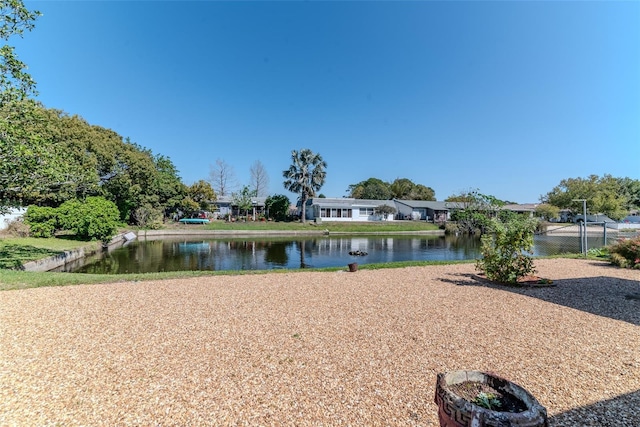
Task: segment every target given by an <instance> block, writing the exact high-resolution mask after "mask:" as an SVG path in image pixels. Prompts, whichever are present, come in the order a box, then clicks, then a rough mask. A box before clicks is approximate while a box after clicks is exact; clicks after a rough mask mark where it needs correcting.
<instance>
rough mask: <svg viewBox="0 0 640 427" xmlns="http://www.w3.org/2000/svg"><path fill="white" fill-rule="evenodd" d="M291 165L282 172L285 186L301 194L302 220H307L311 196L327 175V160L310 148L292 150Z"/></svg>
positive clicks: (313, 195) (318, 188)
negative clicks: (307, 207)
mask: <svg viewBox="0 0 640 427" xmlns="http://www.w3.org/2000/svg"><path fill="white" fill-rule="evenodd" d="M291 162H292V163H291V166H289V169H287V170H285V171H283V172H282V176H283V177H284V178H285V181H284V183H283V184H284V188H285V189H287V190H288V191H291V192H292V193H297V194H299V195H300V196H299V200H300V203H301V205H302V218H301V219H302V222H305V220H306V204H307V200H308V199H309V198H310V197H315V195H316V192H317V191H318V190H320V188H322V186H323V185H324V181H325V179H326V177H327V171H326V169H327V162H325V161H324V160H323V159H322V156H321V155H320V154H318V153H314V152H313V151H311V150H309V149H308V148H304V149H302V150H300V151H297V150H293V151H292V152H291Z"/></svg>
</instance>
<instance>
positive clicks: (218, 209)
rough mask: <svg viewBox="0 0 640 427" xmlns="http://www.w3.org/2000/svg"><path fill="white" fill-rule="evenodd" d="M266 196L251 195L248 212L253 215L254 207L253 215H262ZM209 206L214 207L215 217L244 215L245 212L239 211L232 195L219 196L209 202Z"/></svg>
mask: <svg viewBox="0 0 640 427" xmlns="http://www.w3.org/2000/svg"><path fill="white" fill-rule="evenodd" d="M266 200H267V198H266V197H253V198H252V199H251V201H252V202H253V203H252V208H251V209H250V210H249V212H248V214H249V215H253V214H254V211H253V210H254V209H255V215H263V214H264V213H265V202H266ZM211 206H212V207H213V209H214V216H215V217H217V218H224V217H226V216H227V215H231V216H241V215H245V212H244V211H242V212H240V209H239V208H238V205H236V204H235V203H234V202H233V197H231V196H219V197H218V199H217V200H216V201H215V202H211Z"/></svg>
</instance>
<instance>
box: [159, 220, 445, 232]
mask: <svg viewBox="0 0 640 427" xmlns="http://www.w3.org/2000/svg"><path fill="white" fill-rule="evenodd" d="M175 227H185V226H184V225H179V224H176V225H175V226H173V225H172V226H170V227H169V228H175ZM186 227H189V226H186ZM199 227H200V226H199ZM201 227H202V229H203V230H265V231H267V230H283V231H292V232H295V231H300V230H311V229H321V230H328V231H329V232H330V233H394V232H406V231H435V230H439V227H438V226H437V225H435V224H430V223H427V222H425V221H375V222H329V221H325V222H320V223H315V222H312V221H311V222H310V221H307V222H305V223H304V224H303V223H301V222H274V221H264V222H263V221H255V222H252V221H247V222H226V221H212V222H210V223H209V224H206V225H203V226H201Z"/></svg>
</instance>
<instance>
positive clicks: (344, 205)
mask: <svg viewBox="0 0 640 427" xmlns="http://www.w3.org/2000/svg"><path fill="white" fill-rule="evenodd" d="M381 205H386V206H390V207H392V208H394V209H397V207H396V205H395V203H394V201H393V200H365V199H353V198H347V197H341V198H325V197H314V198H311V199H309V200H307V204H306V207H305V212H306V218H305V219H307V220H321V221H382V220H386V221H391V220H393V219H394V215H393V214H390V215H382V214H380V213H379V212H377V211H376V208H377V207H378V206H381ZM298 212H299V213H301V212H302V209H300V207H299V209H298Z"/></svg>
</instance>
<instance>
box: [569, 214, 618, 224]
mask: <svg viewBox="0 0 640 427" xmlns="http://www.w3.org/2000/svg"><path fill="white" fill-rule="evenodd" d="M583 218H584V215H576V216H575V217H574V218H573V222H583V221H584V219H583ZM587 222H599V223H602V222H615V221H614V220H612V219H611V218H609V217H608V216H606V215H605V214H596V215H587Z"/></svg>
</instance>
